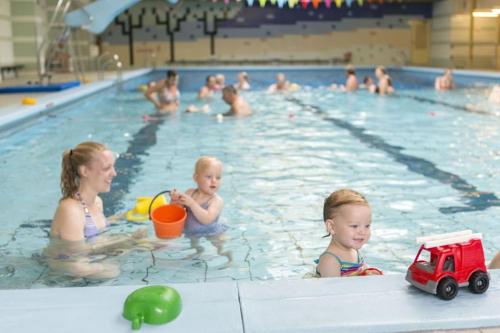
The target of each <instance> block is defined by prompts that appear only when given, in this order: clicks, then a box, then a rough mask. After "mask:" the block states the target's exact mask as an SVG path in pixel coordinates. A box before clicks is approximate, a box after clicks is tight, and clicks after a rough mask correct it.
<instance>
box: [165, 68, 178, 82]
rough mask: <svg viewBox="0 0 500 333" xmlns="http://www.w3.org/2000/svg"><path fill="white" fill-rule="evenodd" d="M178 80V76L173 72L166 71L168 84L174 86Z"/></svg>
mask: <svg viewBox="0 0 500 333" xmlns="http://www.w3.org/2000/svg"><path fill="white" fill-rule="evenodd" d="M178 79H179V74H177V72H176V71H174V70H169V71H167V82H168V83H169V84H176V83H177V81H178Z"/></svg>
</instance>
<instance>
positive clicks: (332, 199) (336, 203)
mask: <svg viewBox="0 0 500 333" xmlns="http://www.w3.org/2000/svg"><path fill="white" fill-rule="evenodd" d="M344 205H364V206H370V205H369V204H368V201H367V200H366V198H365V197H364V196H363V195H362V194H361V193H359V192H356V191H354V190H351V189H348V188H343V189H340V190H337V191H335V192H333V193H332V194H330V195H329V196H328V198H326V199H325V204H324V205H323V221H326V220H328V219H331V218H332V217H333V216H335V214H336V213H337V211H338V210H339V209H340V207H342V206H344Z"/></svg>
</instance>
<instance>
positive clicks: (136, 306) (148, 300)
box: [123, 286, 182, 330]
mask: <svg viewBox="0 0 500 333" xmlns="http://www.w3.org/2000/svg"><path fill="white" fill-rule="evenodd" d="M181 310H182V302H181V295H179V293H178V292H177V290H175V289H174V288H170V287H166V286H149V287H144V288H140V289H137V290H135V291H134V292H132V293H131V294H130V295H128V297H127V299H126V300H125V304H124V305H123V316H124V317H125V318H126V319H128V320H130V321H132V329H134V330H138V329H139V328H141V325H142V323H143V322H144V323H147V324H153V325H160V324H166V323H168V322H170V321H172V320H174V319H175V318H177V316H178V315H179V314H180V313H181Z"/></svg>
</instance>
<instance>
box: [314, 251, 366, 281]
mask: <svg viewBox="0 0 500 333" xmlns="http://www.w3.org/2000/svg"><path fill="white" fill-rule="evenodd" d="M326 254H327V255H330V256H332V257H334V258H335V259H337V261H338V262H339V264H340V276H341V277H344V276H356V275H360V274H361V273H362V272H363V271H364V270H365V269H366V265H365V263H364V260H363V258H360V257H359V253H358V262H349V261H342V260H340V258H339V257H338V256H337V255H335V254H333V253H332V252H328V251H325V252H323V253H322V254H321V255H320V256H319V257H320V258H321V257H322V256H324V255H326ZM314 262H315V263H316V264H319V259H316V260H315V261H314ZM316 274H318V276H321V274H320V273H319V271H318V269H317V268H316Z"/></svg>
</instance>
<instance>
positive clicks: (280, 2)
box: [168, 0, 401, 9]
mask: <svg viewBox="0 0 500 333" xmlns="http://www.w3.org/2000/svg"><path fill="white" fill-rule="evenodd" d="M168 1H169V2H170V3H172V4H175V3H177V2H179V0H168ZM216 1H218V0H212V2H216ZM230 1H231V0H224V3H225V4H226V5H228V4H229V3H230ZM236 1H242V0H236ZM257 1H258V2H259V5H260V7H265V6H266V3H267V1H269V2H270V3H271V5H277V6H278V7H279V8H283V7H284V6H285V4H286V3H288V7H289V8H293V7H295V6H296V5H297V4H298V3H300V5H301V7H302V8H304V9H305V8H307V7H308V6H309V3H311V4H312V7H313V8H314V9H318V8H319V5H320V4H321V2H324V3H325V7H326V8H330V7H331V5H332V2H334V3H335V5H336V6H337V8H340V7H342V4H343V3H344V2H345V4H346V6H347V7H351V6H352V4H353V2H354V0H257ZM366 1H367V2H368V3H369V4H372V3H380V4H383V3H384V0H366ZM393 1H394V0H393ZM399 1H401V0H399ZM254 2H255V0H247V5H248V7H252V6H253V4H254ZM356 2H357V3H358V6H360V7H361V6H363V3H364V0H356Z"/></svg>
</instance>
